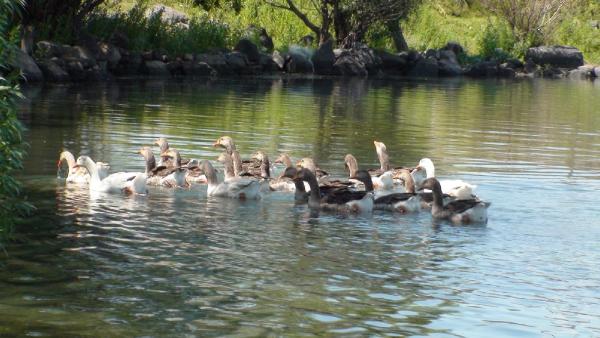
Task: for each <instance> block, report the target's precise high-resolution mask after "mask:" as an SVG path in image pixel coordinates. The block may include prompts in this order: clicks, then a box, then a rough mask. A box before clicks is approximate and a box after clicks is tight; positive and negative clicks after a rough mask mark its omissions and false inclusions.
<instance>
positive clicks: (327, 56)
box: [311, 39, 335, 75]
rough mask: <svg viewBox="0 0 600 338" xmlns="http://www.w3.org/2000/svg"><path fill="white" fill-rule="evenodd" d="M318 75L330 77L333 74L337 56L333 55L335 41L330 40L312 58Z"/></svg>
mask: <svg viewBox="0 0 600 338" xmlns="http://www.w3.org/2000/svg"><path fill="white" fill-rule="evenodd" d="M311 61H312V64H313V66H314V68H315V73H316V74H322V75H329V74H332V72H333V64H334V63H335V54H333V41H332V40H331V39H330V40H328V41H327V42H325V43H324V44H322V45H321V46H319V48H317V50H316V51H315V53H314V54H313V56H312V57H311Z"/></svg>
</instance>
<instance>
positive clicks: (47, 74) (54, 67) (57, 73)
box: [39, 59, 69, 82]
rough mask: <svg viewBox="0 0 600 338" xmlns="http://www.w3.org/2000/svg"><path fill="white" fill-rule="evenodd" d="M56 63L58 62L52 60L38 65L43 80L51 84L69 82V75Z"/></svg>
mask: <svg viewBox="0 0 600 338" xmlns="http://www.w3.org/2000/svg"><path fill="white" fill-rule="evenodd" d="M58 63H59V62H58V61H57V60H54V59H50V60H44V61H42V62H40V63H39V66H40V68H41V69H42V72H43V73H44V78H46V80H48V81H53V82H64V81H69V73H67V72H66V71H65V70H64V69H63V68H62V67H61V66H60V65H59V64H58Z"/></svg>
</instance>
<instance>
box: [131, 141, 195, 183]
mask: <svg viewBox="0 0 600 338" xmlns="http://www.w3.org/2000/svg"><path fill="white" fill-rule="evenodd" d="M138 153H139V154H141V155H142V156H143V157H144V160H145V162H146V170H145V174H146V177H147V180H146V184H147V185H154V186H165V187H176V186H179V187H188V186H189V184H188V183H187V182H186V180H185V175H186V173H185V169H184V168H183V167H182V166H181V157H180V155H179V151H177V150H176V149H169V150H167V151H166V152H164V153H162V154H161V157H163V158H167V159H168V160H169V162H171V163H173V166H170V167H167V166H166V165H160V166H157V165H156V158H155V157H154V153H153V152H152V149H151V148H150V147H142V148H141V149H140V150H139V151H138Z"/></svg>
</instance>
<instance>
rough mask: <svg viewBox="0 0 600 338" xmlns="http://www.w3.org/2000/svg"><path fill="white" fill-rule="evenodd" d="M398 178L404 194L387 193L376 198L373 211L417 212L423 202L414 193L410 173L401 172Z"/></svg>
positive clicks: (405, 170) (406, 171) (404, 170)
mask: <svg viewBox="0 0 600 338" xmlns="http://www.w3.org/2000/svg"><path fill="white" fill-rule="evenodd" d="M399 178H400V179H401V180H402V181H403V183H404V188H405V191H406V192H400V193H389V194H386V195H383V196H380V197H377V198H376V199H375V209H377V210H387V211H395V212H399V213H413V212H419V211H420V210H421V208H422V204H423V201H422V199H421V196H420V195H419V194H416V193H415V185H414V181H413V180H412V176H411V175H410V172H409V171H408V170H407V169H403V170H401V171H400V172H399Z"/></svg>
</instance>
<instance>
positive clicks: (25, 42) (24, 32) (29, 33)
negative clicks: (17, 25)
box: [21, 25, 35, 55]
mask: <svg viewBox="0 0 600 338" xmlns="http://www.w3.org/2000/svg"><path fill="white" fill-rule="evenodd" d="M34 30H35V28H34V27H33V25H21V50H22V51H23V52H25V53H27V55H31V53H32V52H33V33H34Z"/></svg>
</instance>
